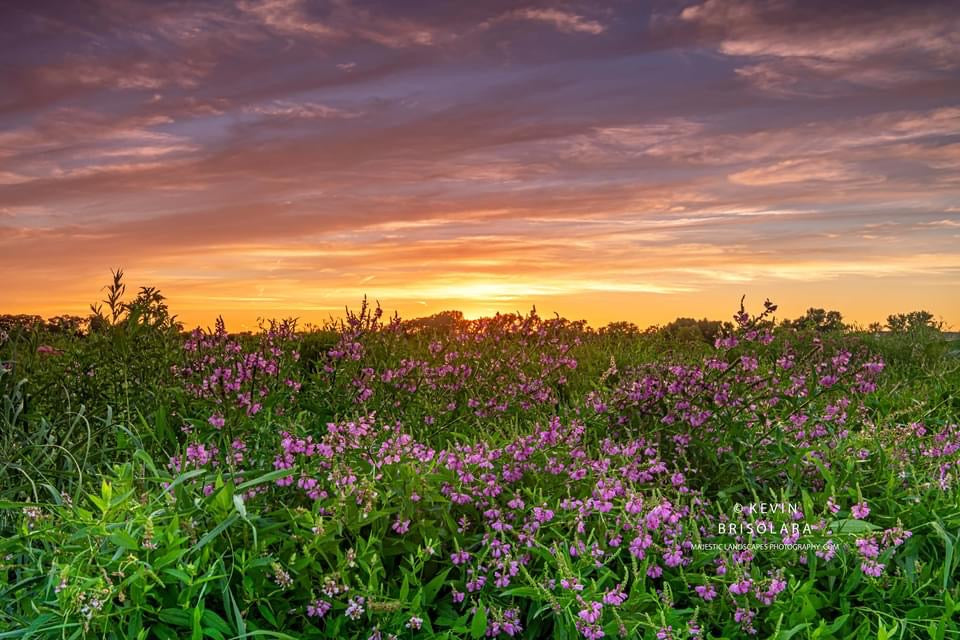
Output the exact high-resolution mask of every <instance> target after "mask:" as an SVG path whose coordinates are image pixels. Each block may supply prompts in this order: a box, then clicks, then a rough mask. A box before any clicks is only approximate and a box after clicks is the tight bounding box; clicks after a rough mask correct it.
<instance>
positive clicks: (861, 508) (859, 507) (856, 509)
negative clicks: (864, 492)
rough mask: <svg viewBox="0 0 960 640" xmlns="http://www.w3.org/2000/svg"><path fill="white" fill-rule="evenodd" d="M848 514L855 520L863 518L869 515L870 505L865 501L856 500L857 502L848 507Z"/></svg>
mask: <svg viewBox="0 0 960 640" xmlns="http://www.w3.org/2000/svg"><path fill="white" fill-rule="evenodd" d="M850 515H852V516H853V517H854V518H856V519H857V520H863V519H864V518H866V517H867V516H868V515H870V507H868V506H867V503H866V501H864V502H858V503H857V504H855V505H853V506H852V507H850Z"/></svg>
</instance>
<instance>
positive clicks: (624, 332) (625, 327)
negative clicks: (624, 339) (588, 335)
mask: <svg viewBox="0 0 960 640" xmlns="http://www.w3.org/2000/svg"><path fill="white" fill-rule="evenodd" d="M598 333H599V334H600V335H602V336H635V335H639V334H640V327H638V326H637V325H635V324H634V323H632V322H624V321H619V322H611V323H609V324H608V325H607V326H605V327H601V328H600V331H598Z"/></svg>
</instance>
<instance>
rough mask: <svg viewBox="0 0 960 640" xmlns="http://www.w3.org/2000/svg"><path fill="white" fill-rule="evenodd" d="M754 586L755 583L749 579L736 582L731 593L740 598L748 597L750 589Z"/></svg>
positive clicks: (731, 587)
mask: <svg viewBox="0 0 960 640" xmlns="http://www.w3.org/2000/svg"><path fill="white" fill-rule="evenodd" d="M752 585H753V581H752V580H750V579H749V578H747V579H745V580H740V581H739V582H734V583H733V584H732V585H730V587H729V589H730V593H732V594H734V595H738V596H742V595H746V594H747V593H749V592H750V587H751V586H752Z"/></svg>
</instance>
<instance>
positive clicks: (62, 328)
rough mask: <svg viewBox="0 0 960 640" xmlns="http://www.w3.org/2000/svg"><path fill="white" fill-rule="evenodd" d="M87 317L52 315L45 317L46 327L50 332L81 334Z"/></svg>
mask: <svg viewBox="0 0 960 640" xmlns="http://www.w3.org/2000/svg"><path fill="white" fill-rule="evenodd" d="M86 322H87V319H86V318H82V317H80V316H68V315H63V316H54V317H52V318H47V322H46V328H47V331H49V332H51V333H63V334H73V335H81V334H82V329H83V325H84V324H86Z"/></svg>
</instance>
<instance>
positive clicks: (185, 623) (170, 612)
mask: <svg viewBox="0 0 960 640" xmlns="http://www.w3.org/2000/svg"><path fill="white" fill-rule="evenodd" d="M157 617H158V618H160V619H161V620H162V621H163V622H167V623H169V624H172V625H174V626H177V627H185V628H187V629H190V628H192V627H193V611H187V610H186V609H164V610H163V611H161V612H160V613H159V614H158V615H157Z"/></svg>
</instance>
